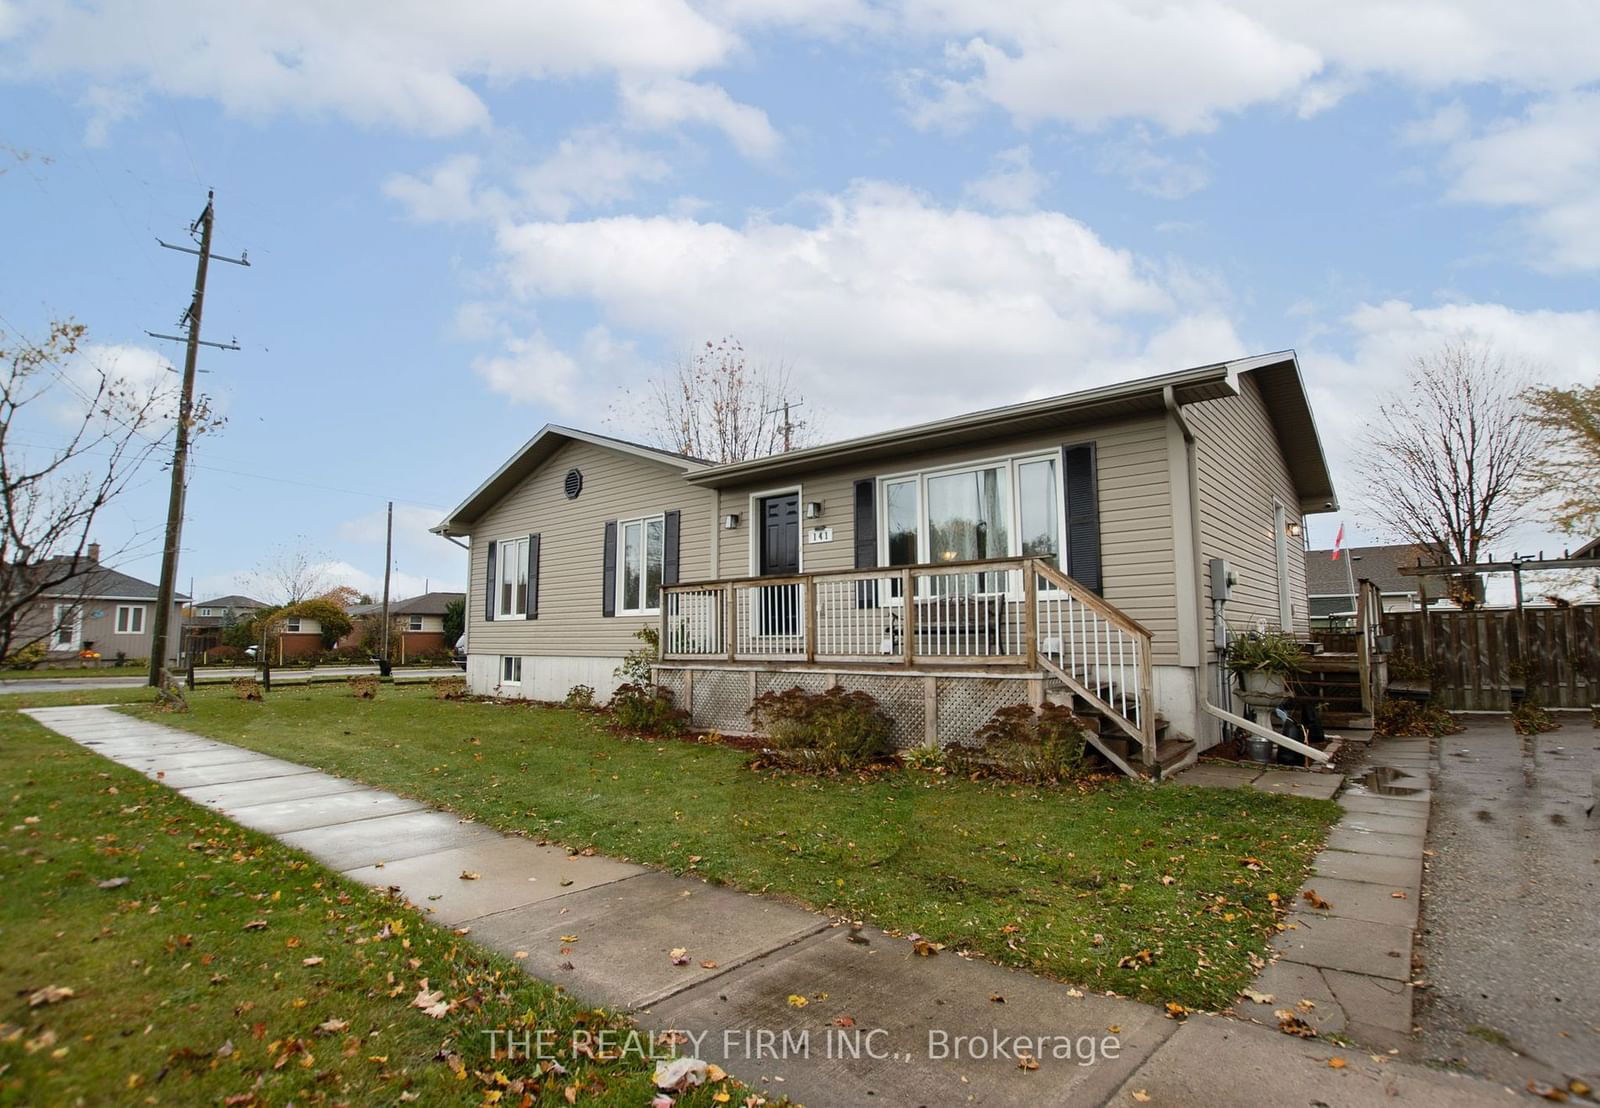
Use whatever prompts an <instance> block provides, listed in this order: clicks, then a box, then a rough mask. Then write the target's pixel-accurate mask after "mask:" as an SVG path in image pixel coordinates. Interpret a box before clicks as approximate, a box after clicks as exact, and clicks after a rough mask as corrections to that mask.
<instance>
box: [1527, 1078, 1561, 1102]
mask: <svg viewBox="0 0 1600 1108" xmlns="http://www.w3.org/2000/svg"><path fill="white" fill-rule="evenodd" d="M1528 1091H1529V1092H1530V1093H1532V1094H1533V1095H1534V1096H1542V1097H1544V1098H1545V1099H1546V1100H1553V1101H1555V1102H1556V1103H1557V1104H1565V1103H1566V1102H1567V1100H1568V1097H1567V1090H1565V1089H1558V1088H1556V1087H1555V1086H1554V1085H1546V1084H1545V1083H1544V1082H1543V1081H1539V1080H1537V1079H1535V1078H1532V1077H1530V1078H1528Z"/></svg>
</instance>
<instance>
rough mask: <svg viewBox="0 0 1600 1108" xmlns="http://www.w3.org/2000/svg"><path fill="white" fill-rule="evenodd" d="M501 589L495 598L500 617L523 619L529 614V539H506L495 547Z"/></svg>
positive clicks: (496, 611)
mask: <svg viewBox="0 0 1600 1108" xmlns="http://www.w3.org/2000/svg"><path fill="white" fill-rule="evenodd" d="M495 551H496V554H495V557H496V559H497V561H498V567H497V569H496V570H495V572H496V573H497V574H498V575H499V578H500V582H499V590H498V593H497V595H496V598H495V616H496V618H498V619H522V618H524V617H526V616H527V614H528V540H527V539H526V538H521V539H504V540H502V541H501V542H500V543H499V544H497V545H496V547H495Z"/></svg>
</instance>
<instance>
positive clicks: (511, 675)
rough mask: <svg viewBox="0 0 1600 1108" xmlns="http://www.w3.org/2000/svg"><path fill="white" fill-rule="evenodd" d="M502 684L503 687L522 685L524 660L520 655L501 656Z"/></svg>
mask: <svg viewBox="0 0 1600 1108" xmlns="http://www.w3.org/2000/svg"><path fill="white" fill-rule="evenodd" d="M500 683H501V684H502V685H520V684H522V658H521V656H520V655H514V654H502V655H501V656H500Z"/></svg>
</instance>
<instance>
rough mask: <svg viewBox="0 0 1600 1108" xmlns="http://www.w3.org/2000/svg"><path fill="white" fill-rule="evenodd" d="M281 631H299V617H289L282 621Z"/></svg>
mask: <svg viewBox="0 0 1600 1108" xmlns="http://www.w3.org/2000/svg"><path fill="white" fill-rule="evenodd" d="M283 629H284V630H285V631H298V630H300V617H299V616H290V617H289V618H288V619H286V620H284V621H283Z"/></svg>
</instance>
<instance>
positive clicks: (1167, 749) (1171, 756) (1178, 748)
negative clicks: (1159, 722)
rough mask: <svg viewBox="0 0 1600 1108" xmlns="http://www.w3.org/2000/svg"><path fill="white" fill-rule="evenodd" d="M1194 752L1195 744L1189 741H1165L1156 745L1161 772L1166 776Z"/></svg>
mask: <svg viewBox="0 0 1600 1108" xmlns="http://www.w3.org/2000/svg"><path fill="white" fill-rule="evenodd" d="M1193 751H1194V743H1192V742H1190V741H1189V740H1188V739H1163V740H1161V742H1159V743H1157V744H1156V761H1157V762H1159V763H1160V764H1161V772H1162V773H1163V774H1165V773H1166V772H1167V771H1168V770H1170V769H1171V768H1172V767H1173V766H1176V765H1177V764H1178V763H1180V762H1182V761H1183V760H1184V759H1185V758H1187V757H1189V755H1190V754H1191V753H1192V752H1193Z"/></svg>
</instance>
